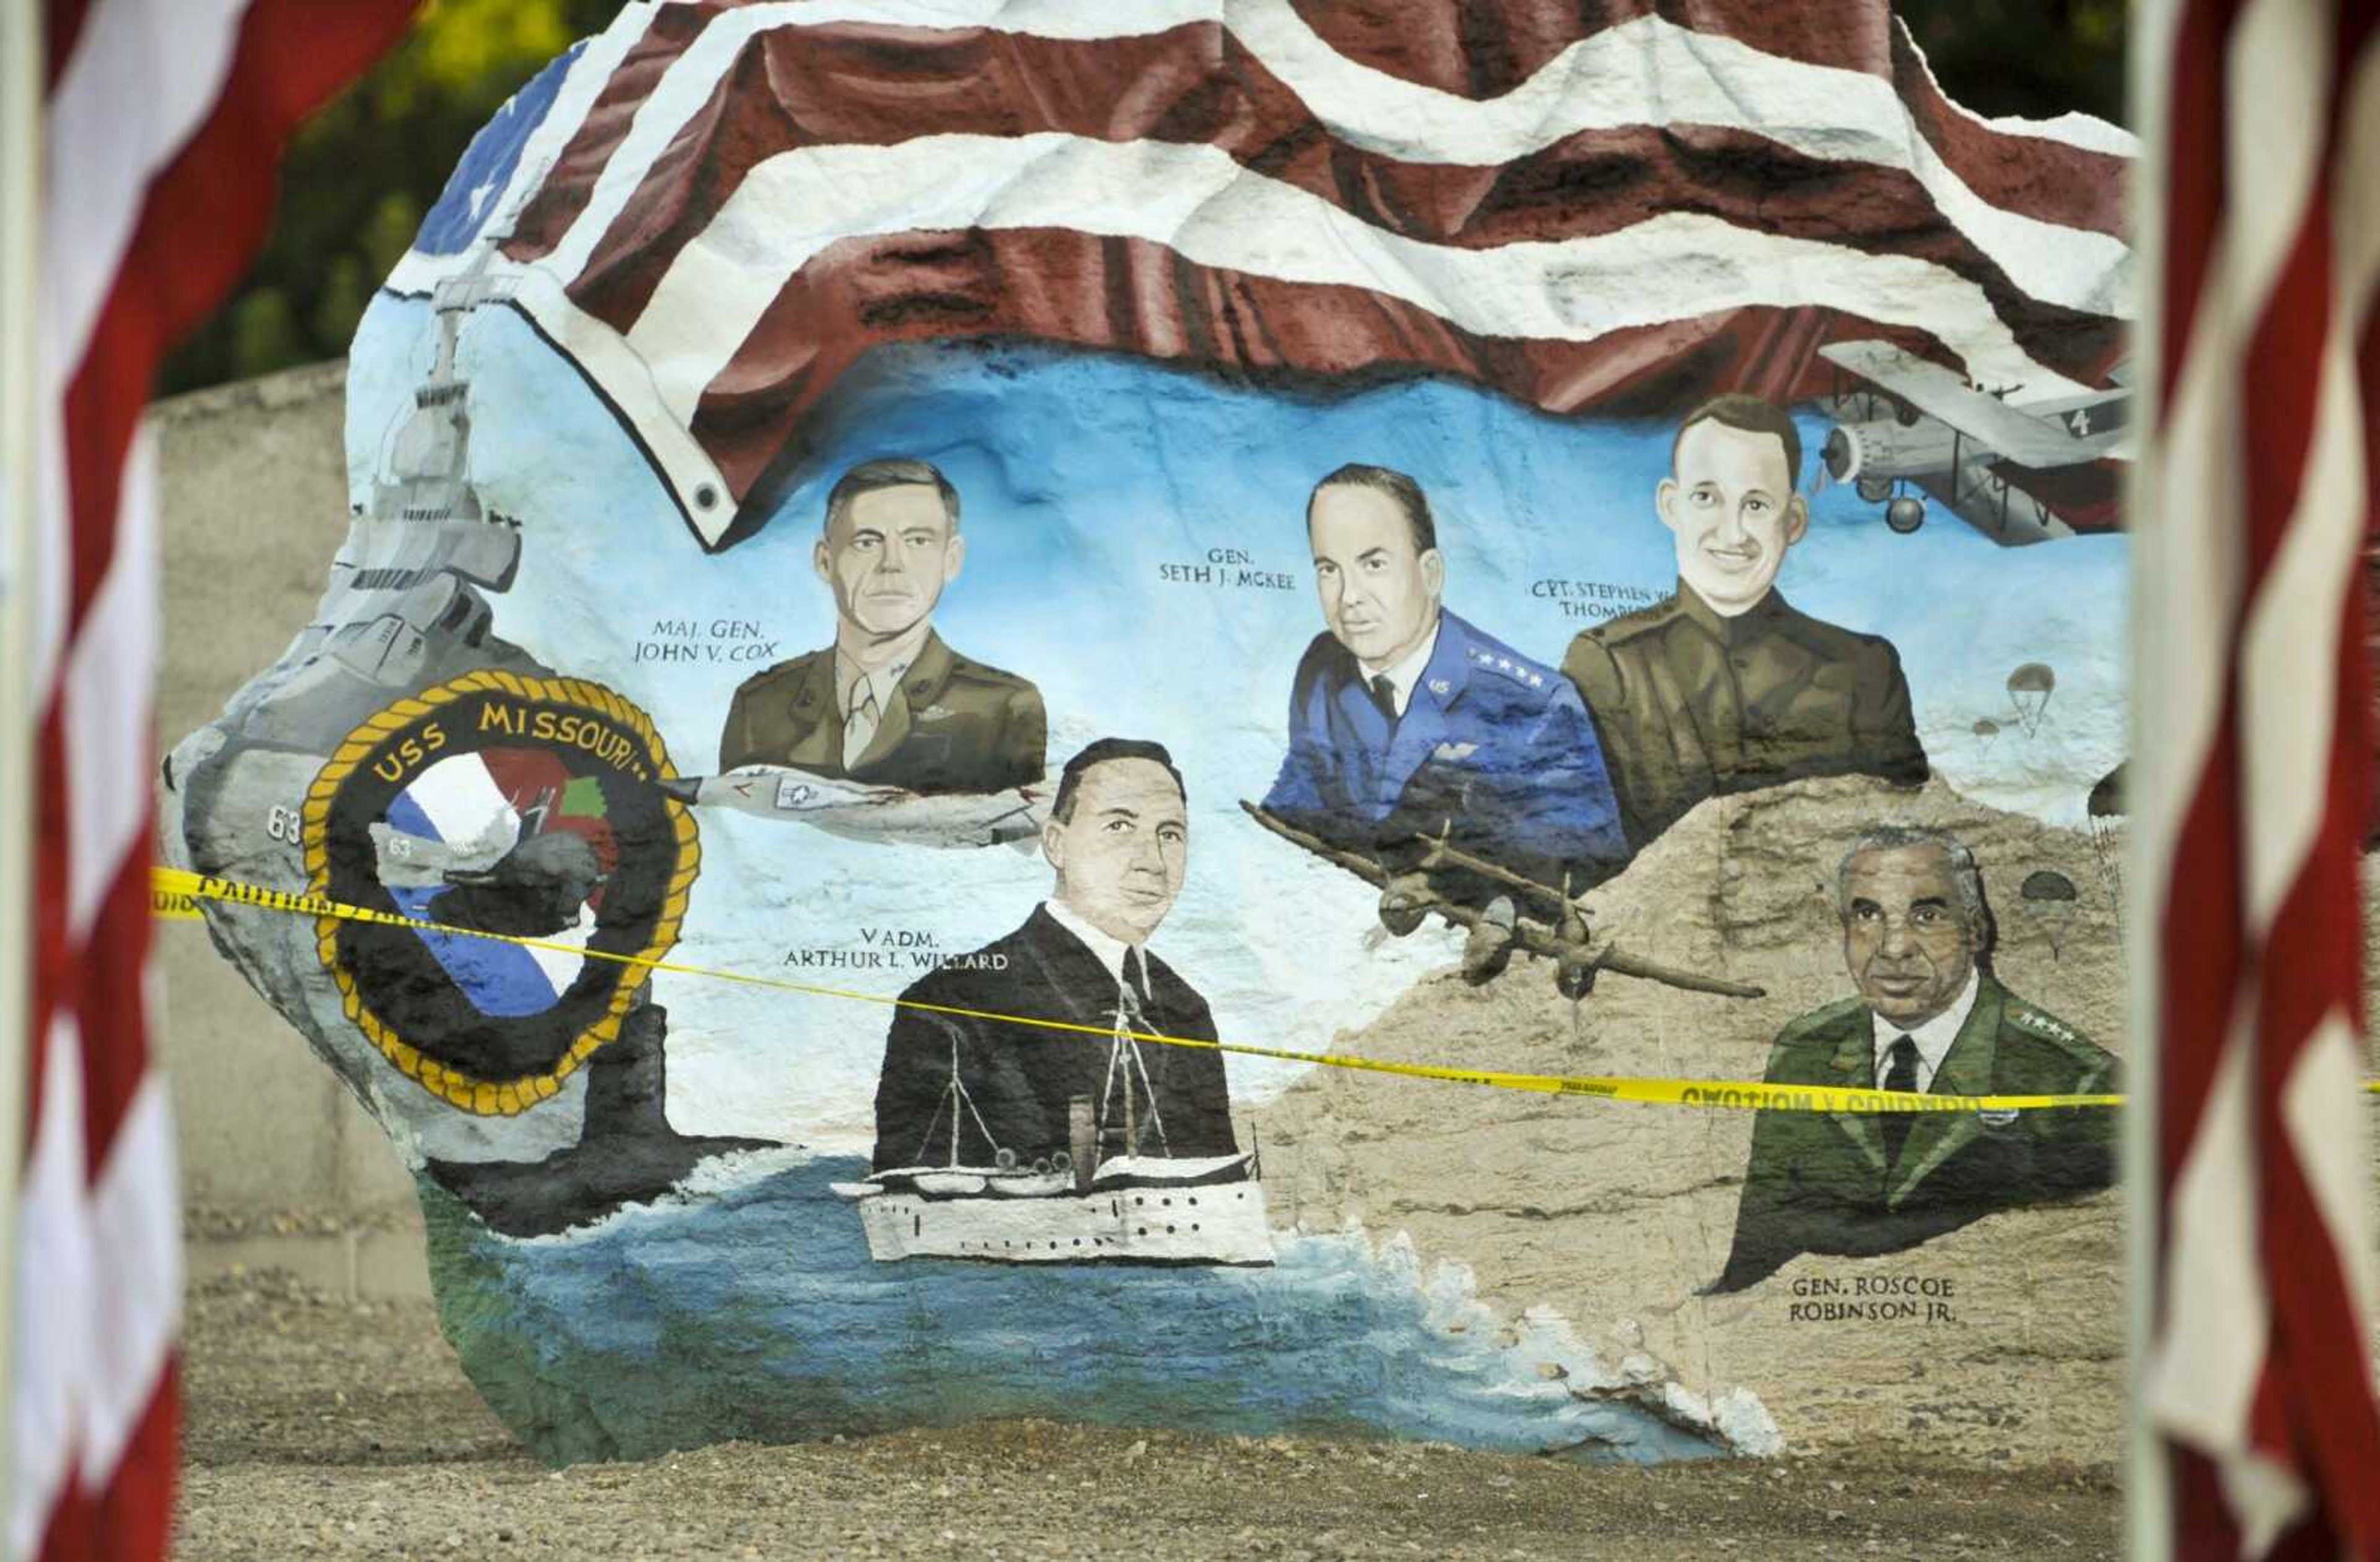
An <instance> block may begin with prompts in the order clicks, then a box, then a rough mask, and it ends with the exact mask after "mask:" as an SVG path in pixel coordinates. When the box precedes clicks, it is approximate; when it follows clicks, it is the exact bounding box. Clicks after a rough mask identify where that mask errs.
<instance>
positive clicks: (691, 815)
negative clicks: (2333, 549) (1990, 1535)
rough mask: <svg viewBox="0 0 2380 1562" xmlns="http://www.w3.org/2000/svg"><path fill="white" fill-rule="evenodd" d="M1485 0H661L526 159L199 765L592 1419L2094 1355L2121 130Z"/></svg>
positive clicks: (455, 1231) (447, 1294)
mask: <svg viewBox="0 0 2380 1562" xmlns="http://www.w3.org/2000/svg"><path fill="white" fill-rule="evenodd" d="M1460 12H1461V14H1460V16H1458V15H1457V8H1456V7H1453V6H1436V5H1427V6H1394V7H1387V6H1378V7H1375V6H1336V5H1322V4H1317V3H1313V0H1164V3H1159V4H1147V5H1139V6H1128V7H1127V6H1102V5H1093V4H1088V3H1081V4H1075V3H1068V0H1041V3H1033V4H1022V3H1006V4H995V3H991V0H980V3H978V0H816V3H810V4H800V5H778V4H760V5H747V6H731V5H688V4H631V5H629V6H626V7H625V9H624V10H623V12H622V13H621V15H620V17H619V18H618V20H617V21H616V22H615V23H614V24H613V26H612V27H611V28H610V29H609V30H608V31H605V32H604V33H603V34H601V36H599V37H595V38H591V39H589V40H586V41H584V42H582V43H579V44H577V45H576V46H575V47H573V48H572V49H571V50H570V51H569V52H568V53H566V54H565V55H563V56H562V57H561V58H559V59H557V60H555V61H554V62H553V65H552V66H551V67H549V68H547V69H546V70H545V71H544V73H543V74H541V75H540V76H539V77H538V78H537V79H535V80H534V81H533V82H531V83H530V84H529V85H528V87H527V88H525V89H524V90H523V91H522V92H521V93H520V94H519V95H518V97H517V98H516V99H515V100H514V101H513V103H511V104H509V105H508V106H507V107H506V108H505V109H504V112H503V113H502V114H501V115H500V116H498V117H497V118H496V119H495V120H494V121H493V122H492V123H491V124H490V125H489V126H488V127H487V128H485V130H484V131H482V132H481V134H480V137H479V139H478V140H477V141H476V142H475V143H474V144H473V145H472V147H471V149H470V151H469V153H468V155H467V156H466V157H465V159H464V161H463V163H462V165H460V166H459V167H458V168H457V169H456V170H455V175H454V177H453V179H452V181H451V182H450V183H449V185H448V187H447V189H446V192H445V195H444V197H443V199H442V200H441V201H440V202H439V203H438V205H437V207H436V209H435V210H434V211H432V212H431V214H430V216H429V218H428V220H427V221H426V222H425V223H424V224H423V226H422V228H421V231H420V233H419V236H418V238H417V239H416V240H415V243H414V246H413V249H412V250H411V251H410V252H409V253H408V254H407V256H406V257H405V258H404V260H403V262H402V263H401V264H399V265H398V266H397V268H396V270H395V273H394V274H393V275H391V276H390V277H389V278H388V279H387V282H386V284H385V287H383V291H382V292H381V294H380V296H379V297H378V299H376V300H375V302H374V304H373V306H372V308H371V310H370V312H369V314H368V315H367V316H366V318H365V321H364V323H363V325H362V327H361V329H360V330H359V332H358V336H357V339H356V342H355V345H354V351H353V355H352V359H351V363H350V369H349V384H348V431H349V432H348V458H349V470H350V474H351V479H352V494H353V502H354V516H353V519H352V522H351V524H350V527H349V530H348V534H347V540H346V543H345V545H344V546H343V547H342V548H341V549H340V550H339V552H338V554H337V555H336V557H335V558H334V559H332V560H330V561H329V564H328V574H327V580H326V584H325V588H324V591H323V594H322V600H321V604H320V606H319V608H318V609H317V611H316V612H315V614H314V616H313V618H312V621H311V622H310V623H309V624H306V625H304V626H302V627H299V626H293V628H296V629H297V633H296V637H295V639H294V640H293V641H292V642H291V644H290V646H289V649H288V650H287V652H286V653H285V654H284V655H283V656H282V658H281V659H280V660H279V661H278V662H276V663H275V664H274V665H273V666H271V667H269V668H265V669H261V671H260V672H259V673H258V674H257V676H256V677H255V678H254V680H253V681H252V682H251V683H250V684H249V686H248V687H247V688H246V689H243V690H242V691H241V692H240V693H239V695H238V696H237V698H236V699H235V700H234V701H233V702H232V703H231V704H230V706H229V707H228V708H227V709H226V710H225V712H224V713H223V714H222V715H221V717H219V718H218V719H217V720H216V721H214V722H213V723H212V724H211V725H209V726H207V727H205V728H204V729H202V730H200V731H199V732H197V733H194V734H191V735H190V736H189V737H188V738H185V739H184V740H183V741H182V742H181V743H180V745H179V746H178V747H177V748H176V750H174V752H173V754H172V755H171V757H170V759H169V761H168V763H166V765H165V768H164V795H165V800H166V806H167V811H168V815H169V828H168V830H167V836H168V841H169V849H170V851H171V852H172V853H173V855H174V857H175V860H176V862H177V863H178V864H179V865H181V866H184V867H188V868H190V869H194V870H196V871H198V872H200V873H204V874H207V875H212V876H214V877H216V878H219V879H222V880H225V881H229V882H232V883H235V884H239V885H255V886H261V887H262V888H266V889H271V890H277V891H285V892H303V893H305V894H308V895H310V896H312V897H316V898H317V899H318V900H320V901H325V902H329V903H330V906H329V908H328V914H322V915H319V916H318V915H315V914H311V912H309V913H308V914H302V915H293V914H291V913H290V912H288V911H287V910H284V909H271V908H267V907H261V906H257V905H252V904H241V903H238V902H237V901H228V900H212V901H209V902H208V903H207V906H206V910H207V916H208V919H209V921H210V925H211V929H212V934H213V936H214V939H215V941H216V943H217V944H218V946H220V947H221V949H222V950H223V952H224V953H225V956H226V957H227V958H231V959H233V960H234V961H236V962H237V964H238V965H239V967H240V968H241V969H242V970H244V971H245V972H246V973H247V975H248V976H249V979H250V980H251V981H252V982H254V983H255V984H256V985H257V987H258V988H259V989H260V990H261V992H262V993H264V994H265V995H267V996H268V997H269V998H270V999H271V1000H272V1001H273V1004H274V1005H275V1007H277V1008H278V1009H279V1010H280V1012H281V1013H283V1014H284V1015H285V1016H286V1017H287V1018H288V1019H289V1021H290V1023H291V1024H292V1026H293V1027H294V1028H295V1029H296V1030H297V1032H298V1033H299V1034H301V1035H302V1036H303V1037H304V1039H305V1041H306V1043H308V1045H309V1046H310V1049H311V1050H312V1052H313V1053H314V1055H315V1056H316V1057H318V1058H320V1059H321V1060H322V1062H324V1063H327V1064H328V1065H329V1066H330V1067H331V1068H334V1069H336V1070H337V1071H338V1072H339V1073H340V1074H341V1075H342V1076H343V1077H344V1078H345V1080H346V1081H347V1083H348V1084H349V1085H350V1086H351V1087H352V1088H353V1090H354V1091H355V1092H356V1094H357V1096H358V1098H359V1099H360V1100H361V1101H362V1102H363V1103H364V1104H366V1105H367V1106H368V1107H369V1108H370V1110H371V1111H372V1112H373V1113H374V1114H375V1115H376V1116H377V1117H378V1118H379V1120H380V1121H381V1122H382V1123H383V1124H384V1125H385V1126H386V1128H387V1129H388V1131H389V1133H390V1135H391V1136H392V1138H393V1139H394V1140H395V1142H396V1143H397V1144H398V1146H399V1147H400V1148H401V1150H402V1151H403V1152H404V1153H405V1154H406V1156H407V1158H408V1160H409V1161H410V1162H411V1164H412V1165H415V1166H416V1167H417V1168H418V1173H419V1188H420V1195H421V1201H422V1204H423V1207H424V1209H425V1211H426V1212H427V1214H428V1219H429V1230H430V1241H431V1271H432V1275H433V1279H434V1282H435V1285H436V1287H437V1290H438V1294H439V1299H440V1303H441V1308H442V1313H443V1319H444V1322H445V1326H446V1330H447V1333H448V1336H449V1337H450V1338H451V1339H452V1340H453V1341H454V1343H455V1346H456V1348H457V1349H458V1350H459V1351H460V1353H461V1355H462V1359H463V1361H464V1364H465V1366H466V1367H467V1369H468V1371H469V1372H470V1373H471V1374H472V1376H473V1378H474V1379H475V1381H476V1382H477V1383H478V1384H479V1385H480V1387H481V1389H482V1390H483V1391H484V1392H485V1393H486V1395H487V1396H488V1397H489V1399H490V1401H491V1403H492V1404H493V1405H494V1406H495V1407H496V1409H498V1411H499V1412H500V1413H501V1414H502V1415H503V1416H504V1418H505V1419H506V1421H507V1422H509V1423H510V1424H511V1425H512V1426H513V1427H514V1428H515V1430H516V1432H517V1433H518V1434H519V1435H520V1436H521V1437H522V1438H523V1439H524V1440H526V1441H527V1442H528V1443H529V1444H530V1445H531V1446H534V1447H536V1448H537V1449H539V1450H540V1452H541V1453H543V1454H545V1455H546V1456H547V1457H549V1458H557V1459H565V1458H588V1457H605V1456H612V1455H637V1454H643V1453H650V1452H652V1451H656V1450H659V1449H662V1448H666V1447H672V1446H686V1445H690V1444H695V1443H699V1442H702V1441H705V1440H709V1439H716V1438H727V1437H807V1436H818V1435H824V1434H830V1433H835V1432H851V1431H865V1430H871V1429H877V1428H884V1427H892V1426H898V1425H903V1424H907V1423H914V1422H933V1421H948V1420H952V1419H955V1418H964V1417H972V1416H984V1415H1004V1414H1040V1415H1062V1416H1067V1417H1072V1418H1078V1419H1080V1418H1087V1419H1090V1420H1094V1421H1099V1422H1111V1423H1115V1424H1118V1425H1129V1424H1136V1423H1137V1424H1171V1425H1181V1426H1191V1427H1202V1428H1209V1429H1216V1430H1224V1431H1235V1432H1245V1433H1257V1432H1271V1431H1277V1430H1302V1431H1308V1432H1352V1433H1364V1434H1381V1435H1389V1436H1402V1437H1431V1438H1446V1439H1452V1440H1456V1441H1461V1442H1464V1443H1469V1444H1475V1445H1479V1446H1490V1447H1505V1448H1515V1449H1573V1450H1578V1451H1580V1452H1583V1453H1585V1454H1586V1455H1589V1456H1595V1457H1617V1458H1633V1459H1660V1458H1680V1457H1691V1456H1699V1455H1708V1454H1717V1453H1766V1452H1772V1451H1776V1450H1778V1449H1779V1448H1782V1447H1786V1446H1811V1445H1817V1444H1823V1443H1826V1442H1828V1441H1836V1440H1844V1439H1854V1438H1870V1437H1904V1438H1907V1437H1916V1438H1926V1439H1932V1440H1934V1441H1935V1442H1937V1444H1939V1443H1946V1442H1947V1443H1955V1444H1957V1445H1959V1446H1972V1447H1973V1448H1974V1449H1977V1450H1982V1451H1987V1452H1990V1453H1992V1454H1994V1455H1996V1456H1997V1457H2031V1456H2043V1457H2048V1456H2056V1455H2060V1454H2065V1453H2076V1454H2079V1453H2080V1452H2081V1451H2082V1450H2083V1449H2085V1448H2092V1447H2097V1446H2101V1445H2102V1443H2103V1441H2104V1436H2105V1435H2107V1434H2109V1433H2108V1430H2107V1429H2108V1428H2110V1427H2112V1425H2113V1422H2114V1418H2115V1416H2116V1413H2117V1411H2116V1406H2117V1404H2118V1401H2119V1395H2118V1392H2117V1389H2116V1386H2115V1372H2116V1366H2115V1363H2116V1362H2117V1361H2119V1359H2120V1343H2119V1339H2118V1338H2117V1336H2116V1334H2115V1330H2116V1329H2117V1327H2118V1325H2117V1323H2116V1319H2117V1317H2118V1315H2119V1310H2118V1309H2117V1308H2115V1307H2114V1306H2113V1305H2112V1299H2113V1297H2114V1295H2115V1287H2116V1279H2115V1246H2116V1243H2115V1229H2116V1221H2115V1214H2114V1210H2113V1202H2112V1197H2111V1195H2109V1194H2108V1193H2107V1191H2106V1190H2107V1188H2108V1185H2109V1183H2110V1182H2111V1180H2112V1178H2113V1165H2112V1149H2113V1136H2114V1128H2115V1115H2114V1114H2113V1113H2112V1112H2110V1111H2108V1110H2107V1109H2106V1107H2105V1105H2104V1104H2103V1102H2104V1098H2105V1097H2106V1096H2107V1095H2108V1094H2110V1093H2111V1092H2116V1091H2118V1090H2119V1089H2120V1088H2121V1079H2122V1072H2123V1070H2122V1065H2121V1063H2120V1061H2119V1059H2118V1058H2117V1057H2116V1056H2114V1055H2113V1054H2112V1053H2111V1052H2110V1051H2109V1050H2108V1049H2109V1047H2110V1045H2111V1043H2112V1041H2113V1039H2114V1038H2116V1037H2117V1036H2118V1035H2119V1033H2120V1031H2121V1025H2122V1015H2121V1013H2120V1012H2119V1009H2118V1007H2116V1006H2117V1003H2118V1000H2117V998H2116V997H2115V995H2116V994H2117V993H2118V992H2119V991H2120V981H2119V963H2120V962H2119V930H2118V927H2117V904H2118V887H2119V886H2118V885H2117V882H2116V881H2117V871H2116V862H2117V860H2118V857H2119V841H2120V835H2121V829H2122V798H2121V785H2120V765H2121V763H2122V761H2123V759H2124V752H2123V738H2122V732H2123V721H2122V712H2123V709H2124V699H2125V695H2124V688H2123V681H2122V676H2121V646H2122V644H2123V641H2124V625H2123V622H2122V611H2121V608H2122V582H2123V579H2124V572H2125V564H2126V557H2125V555H2126V543H2125V541H2124V538H2123V537H2122V535H2121V534H2120V533H2119V532H2118V531H2115V530H2114V525H2115V510H2114V498H2115V491H2116V487H2117V484H2118V482H2119V471H2120V462H2121V460H2122V458H2123V456H2124V449H2125V446H2124V441H2125V437H2126V434H2125V414H2126V407H2127V404H2128V399H2129V390H2128V384H2129V381H2128V376H2127V372H2126V369H2125V364H2124V356H2123V355H2124V337H2123V327H2124V321H2125V316H2126V312H2127V309H2128V302H2127V299H2128V292H2127V289H2128V280H2127V279H2128V275H2129V270H2130V261H2129V255H2128V251H2127V249H2126V244H2125V239H2124V236H2123V231H2122V227H2121V224H2120V221H2119V196H2120V191H2121V187H2122V183H2123V180H2124V177H2125V173H2126V167H2127V160H2128V158H2129V157H2130V155H2131V141H2130V140H2129V139H2128V138H2127V137H2126V136H2125V135H2124V134H2123V133H2122V132H2121V131H2119V130H2117V129H2115V128H2111V127H2109V126H2107V125H2104V124H2101V123H2098V122H2095V121H2092V120H2088V119H2085V118H2082V117H2080V116H2068V117H2066V118H2062V119H2058V120H2055V121H2050V122H2019V121H2009V120H1987V119H1984V118H1980V117H1978V116H1974V115H1973V114H1971V113H1969V112H1967V111H1966V110H1965V109H1963V108H1961V106H1960V105H1958V104H1955V103H1952V102H1950V101H1949V100H1948V99H1947V98H1946V97H1945V96H1944V95H1943V93H1942V92H1941V91H1940V90H1939V89H1938V88H1937V86H1936V84H1935V82H1934V80H1933V79H1932V77H1931V75H1930V74H1929V73H1928V71H1927V69H1926V67H1925V61H1924V60H1923V58H1922V57H1920V56H1919V55H1918V54H1917V53H1916V51H1915V49H1914V47H1913V45H1912V44H1911V43H1910V42H1909V40H1908V38H1907V37H1906V36H1905V35H1904V34H1903V33H1902V32H1901V31H1900V29H1899V27H1898V26H1897V25H1896V24H1895V23H1893V22H1892V21H1891V19H1890V18H1889V17H1888V12H1887V10H1886V7H1885V6H1884V5H1883V4H1882V3H1881V0H1833V3H1828V4H1819V5H1810V6H1792V7H1776V6H1752V5H1742V6H1730V5H1725V4H1715V5H1708V6H1667V5H1664V6H1645V7H1620V8H1614V9H1609V10H1597V9H1596V8H1593V7H1589V8H1586V9H1585V10H1582V9H1581V8H1579V7H1576V6H1559V5H1551V4H1543V3H1538V0H1505V3H1503V4H1500V5H1497V6H1488V7H1486V8H1485V9H1484V10H1483V8H1481V7H1478V6H1464V7H1461V8H1460ZM314 909H315V910H322V909H324V908H321V907H316V908H314ZM351 910H352V911H360V912H363V913H370V915H369V916H363V917H358V916H356V915H352V914H349V912H350V911H351ZM291 1066H292V1067H313V1066H314V1065H313V1064H312V1063H310V1062H302V1061H297V1060H296V1059H295V1054H294V1052H293V1062H292V1065H291ZM2011 1098H2017V1104H2010V1099H2011ZM1920 1108H1925V1109H1920Z"/></svg>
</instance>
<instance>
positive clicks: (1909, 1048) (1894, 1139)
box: [1876, 1036, 1917, 1165]
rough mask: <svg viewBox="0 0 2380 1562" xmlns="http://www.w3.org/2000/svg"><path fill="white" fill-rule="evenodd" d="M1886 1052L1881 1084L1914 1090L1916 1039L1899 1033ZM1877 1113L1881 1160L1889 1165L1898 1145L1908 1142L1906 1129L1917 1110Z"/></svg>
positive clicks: (1898, 1153)
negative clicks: (1881, 1133)
mask: <svg viewBox="0 0 2380 1562" xmlns="http://www.w3.org/2000/svg"><path fill="white" fill-rule="evenodd" d="M1886 1056H1888V1058H1889V1059H1890V1060H1891V1067H1889V1068H1887V1069H1886V1070H1885V1072H1884V1088H1885V1089H1887V1090H1897V1091H1907V1092H1910V1093H1912V1094H1915V1093H1916V1091H1917V1043H1916V1042H1915V1041H1914V1040H1913V1039H1912V1038H1910V1037H1908V1036H1903V1037H1901V1038H1900V1040H1899V1041H1897V1042H1895V1043H1892V1050H1891V1052H1889V1053H1888V1054H1886ZM1881 1116H1882V1118H1883V1120H1882V1121H1881V1122H1880V1123H1878V1124H1877V1125H1876V1126H1877V1127H1879V1128H1881V1129H1884V1164H1885V1165H1892V1164H1893V1163H1894V1162H1895V1161H1898V1160H1900V1147H1901V1146H1902V1145H1903V1144H1905V1143H1907V1142H1908V1141H1909V1129H1910V1128H1911V1126H1912V1125H1913V1124H1914V1123H1915V1122H1916V1121H1917V1114H1916V1113H1914V1112H1886V1113H1883V1114H1882V1115H1881Z"/></svg>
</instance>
